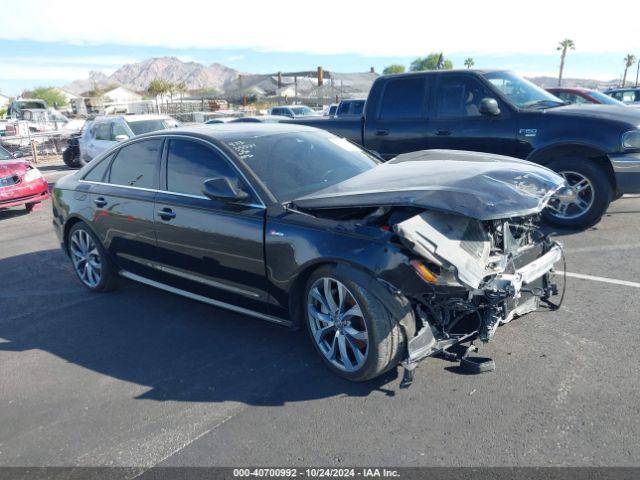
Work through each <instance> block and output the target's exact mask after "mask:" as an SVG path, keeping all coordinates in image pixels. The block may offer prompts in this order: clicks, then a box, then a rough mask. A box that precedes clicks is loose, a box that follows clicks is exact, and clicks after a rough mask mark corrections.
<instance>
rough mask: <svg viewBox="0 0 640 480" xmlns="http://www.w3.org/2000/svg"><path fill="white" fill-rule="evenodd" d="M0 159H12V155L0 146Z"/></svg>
mask: <svg viewBox="0 0 640 480" xmlns="http://www.w3.org/2000/svg"><path fill="white" fill-rule="evenodd" d="M0 160H13V157H12V156H11V154H10V153H9V152H7V151H6V150H5V149H4V148H2V147H0Z"/></svg>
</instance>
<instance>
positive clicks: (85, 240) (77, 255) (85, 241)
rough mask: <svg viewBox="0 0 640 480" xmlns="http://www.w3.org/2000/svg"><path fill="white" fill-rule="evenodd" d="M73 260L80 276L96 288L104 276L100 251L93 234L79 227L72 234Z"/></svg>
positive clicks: (83, 281)
mask: <svg viewBox="0 0 640 480" xmlns="http://www.w3.org/2000/svg"><path fill="white" fill-rule="evenodd" d="M69 251H70V252H71V260H72V262H73V267H74V268H75V271H76V273H77V274H78V277H79V278H80V280H81V281H82V283H84V284H85V285H86V286H87V287H89V288H95V287H96V286H97V285H98V284H99V283H100V279H101V278H102V261H101V259H100V252H99V251H98V247H97V246H96V244H95V242H94V241H93V238H91V235H89V233H87V232H86V231H85V230H82V229H78V230H76V231H75V232H73V234H72V235H71V242H70V245H69Z"/></svg>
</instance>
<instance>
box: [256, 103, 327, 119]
mask: <svg viewBox="0 0 640 480" xmlns="http://www.w3.org/2000/svg"><path fill="white" fill-rule="evenodd" d="M269 115H278V116H282V117H289V118H298V117H313V116H318V115H320V114H319V113H318V112H316V111H315V110H313V109H311V108H309V107H307V106H306V105H290V106H284V107H273V108H271V109H269Z"/></svg>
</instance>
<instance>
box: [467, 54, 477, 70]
mask: <svg viewBox="0 0 640 480" xmlns="http://www.w3.org/2000/svg"><path fill="white" fill-rule="evenodd" d="M475 64H476V62H474V60H473V58H472V57H467V58H466V59H465V61H464V66H465V67H467V68H471V67H473V66H474V65H475Z"/></svg>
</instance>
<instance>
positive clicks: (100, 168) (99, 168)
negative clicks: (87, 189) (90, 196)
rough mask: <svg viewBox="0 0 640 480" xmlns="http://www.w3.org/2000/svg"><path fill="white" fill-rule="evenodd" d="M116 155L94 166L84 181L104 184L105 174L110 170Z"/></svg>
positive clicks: (113, 154)
mask: <svg viewBox="0 0 640 480" xmlns="http://www.w3.org/2000/svg"><path fill="white" fill-rule="evenodd" d="M115 155H116V154H115V153H112V154H111V155H109V156H108V157H107V158H104V159H102V160H100V161H98V162H97V163H98V164H97V165H96V166H94V167H93V168H92V169H91V170H90V171H89V173H87V175H85V177H84V179H85V180H88V181H90V182H102V181H103V180H104V174H105V173H106V171H107V169H108V168H109V163H111V160H113V157H115ZM92 163H93V162H92Z"/></svg>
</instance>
